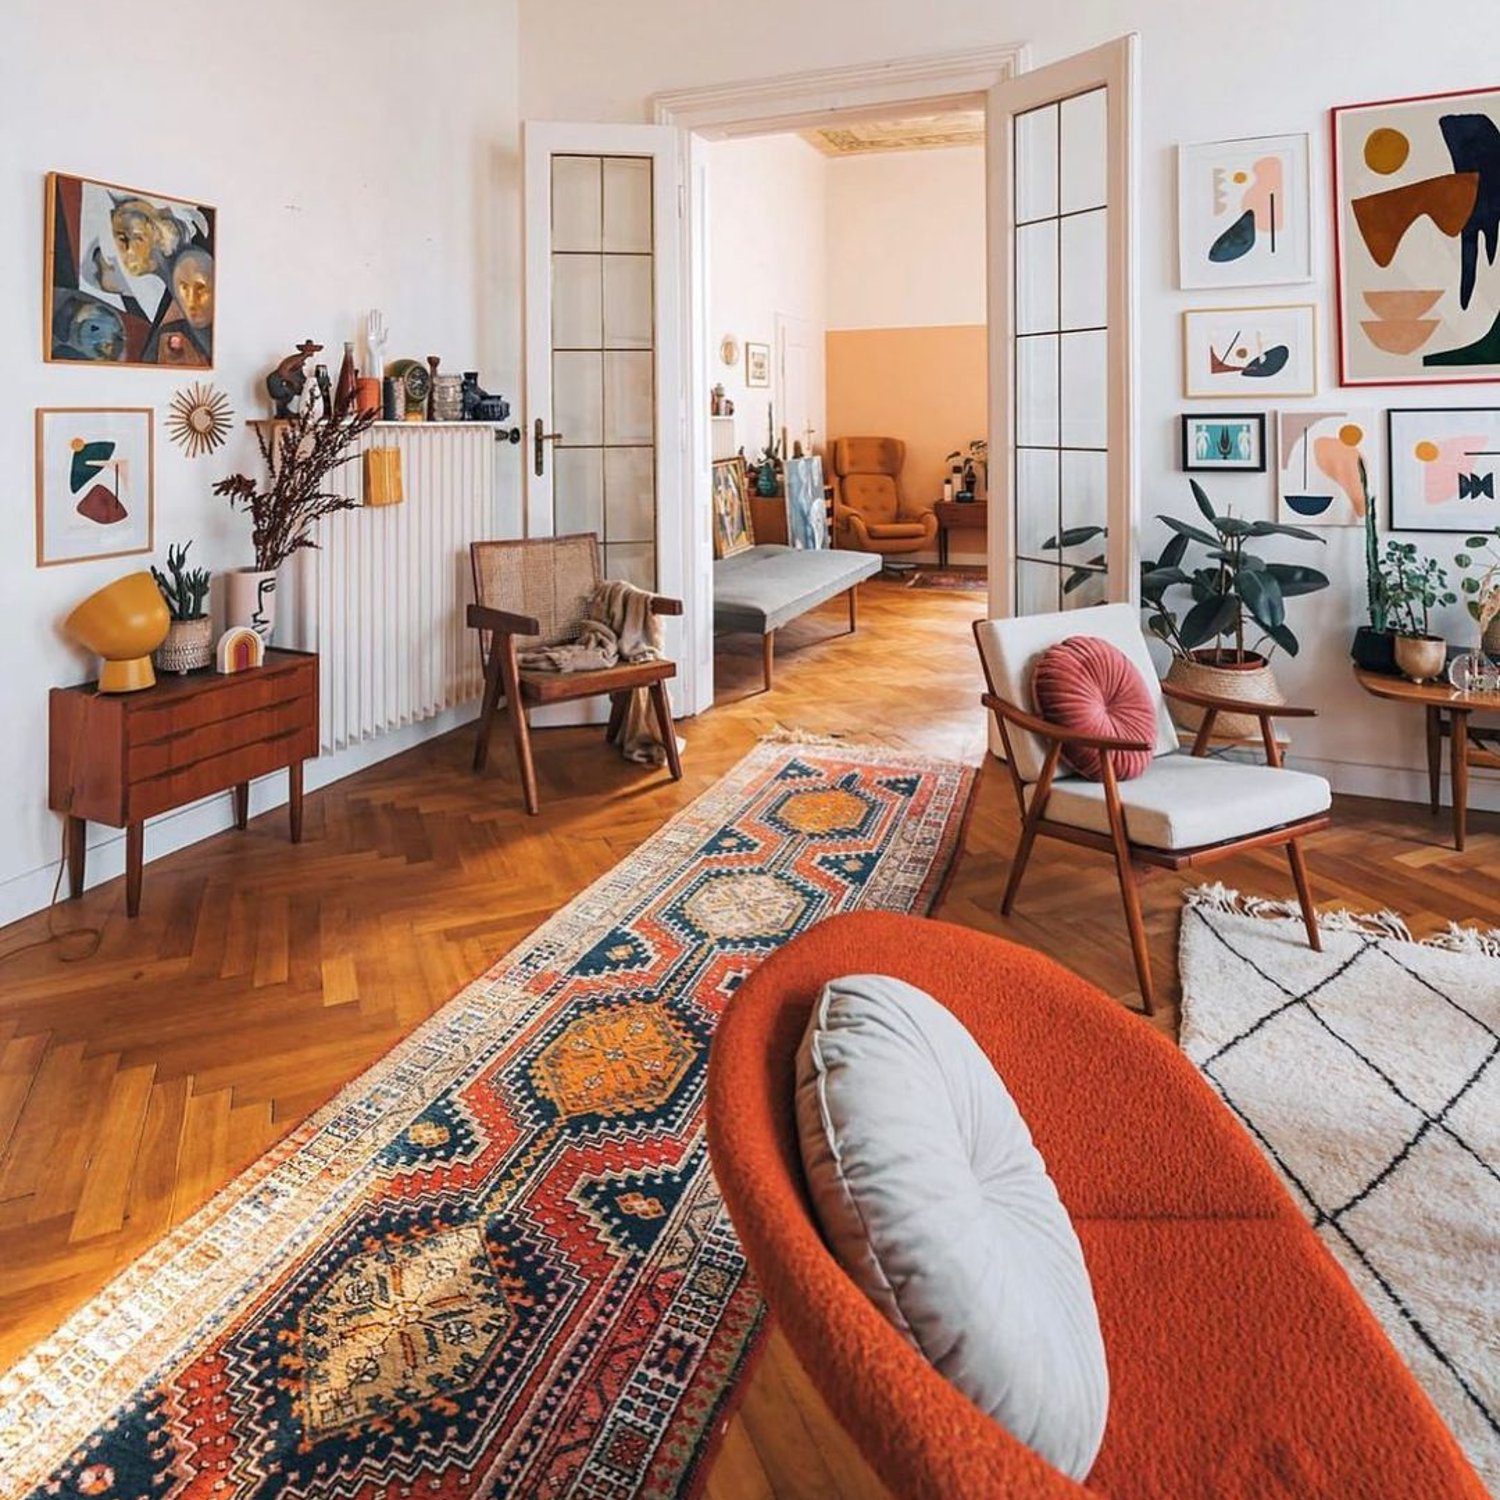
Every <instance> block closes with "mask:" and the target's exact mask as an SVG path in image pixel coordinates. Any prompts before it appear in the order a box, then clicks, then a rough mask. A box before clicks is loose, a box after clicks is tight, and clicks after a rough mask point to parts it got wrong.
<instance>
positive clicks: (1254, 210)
mask: <svg viewBox="0 0 1500 1500" xmlns="http://www.w3.org/2000/svg"><path fill="white" fill-rule="evenodd" d="M1307 160H1308V146H1307V137H1306V136H1305V135H1264V136H1251V137H1248V138H1247V139H1244V140H1235V141H1204V142H1200V143H1199V144H1197V145H1192V146H1179V147H1178V148H1177V242H1178V272H1179V280H1180V282H1181V285H1182V286H1183V287H1185V288H1186V287H1212V286H1271V285H1275V284H1278V283H1288V282H1301V281H1311V280H1312V231H1311V217H1312V198H1311V194H1310V193H1309V191H1308V169H1307Z"/></svg>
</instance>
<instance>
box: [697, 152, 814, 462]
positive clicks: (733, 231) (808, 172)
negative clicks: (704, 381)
mask: <svg viewBox="0 0 1500 1500" xmlns="http://www.w3.org/2000/svg"><path fill="white" fill-rule="evenodd" d="M708 163H709V166H708V170H709V204H708V213H709V220H708V223H709V246H708V258H709V329H710V337H711V339H712V341H713V344H714V351H713V353H712V355H711V358H710V363H709V368H710V370H711V372H712V376H711V378H712V379H713V381H714V382H716V383H718V384H722V385H723V387H724V394H725V395H726V396H727V397H728V398H729V399H730V400H731V401H732V402H733V403H734V419H735V422H734V425H735V444H734V445H735V447H736V448H743V449H744V450H745V452H746V454H747V455H749V456H750V457H751V458H753V457H754V456H755V455H756V454H757V453H759V452H760V451H761V449H763V448H764V447H765V445H766V403H767V402H768V401H769V402H774V403H775V405H776V409H777V413H778V416H777V421H778V423H779V422H780V420H781V417H780V413H781V409H782V399H781V391H780V390H779V389H778V383H779V379H780V372H779V370H778V367H777V360H776V320H777V316H778V314H779V315H782V316H785V317H792V318H797V319H800V320H801V321H803V322H804V323H806V324H808V325H810V326H811V328H812V329H813V330H815V333H816V336H817V338H819V339H821V337H822V333H823V329H824V328H825V327H826V326H827V300H828V283H827V278H826V276H825V274H824V266H825V262H826V256H827V249H826V245H827V225H828V209H827V171H826V168H827V166H828V163H827V161H826V159H825V158H824V157H823V156H822V155H821V154H820V153H819V152H818V151H817V150H815V149H814V148H813V147H812V146H810V145H809V144H808V143H807V142H806V141H804V140H802V139H801V138H800V137H799V136H795V135H768V136H752V137H749V138H747V139H745V140H738V141H716V142H714V143H713V144H712V145H710V147H709V148H708ZM726 334H732V335H733V336H734V338H735V339H736V340H737V341H738V343H739V352H738V356H737V358H736V359H735V361H734V363H733V364H730V365H726V364H724V363H723V362H722V360H721V359H720V358H719V356H718V345H719V342H720V340H721V339H723V337H724V336H725V335H726ZM747 343H757V344H764V345H765V346H766V347H767V348H768V349H769V350H770V351H771V384H770V386H769V387H763V386H755V387H751V386H749V385H747V384H746V379H745V372H746V366H745V345H746V344H747ZM822 388H823V382H822V381H821V380H817V379H814V380H811V381H810V382H809V391H810V394H811V397H812V400H813V404H814V409H813V411H812V413H811V414H810V415H811V419H812V422H813V425H814V426H815V427H816V428H818V430H819V436H818V438H817V439H816V441H817V442H818V443H819V444H821V442H822V430H823V427H824V414H823V409H822Z"/></svg>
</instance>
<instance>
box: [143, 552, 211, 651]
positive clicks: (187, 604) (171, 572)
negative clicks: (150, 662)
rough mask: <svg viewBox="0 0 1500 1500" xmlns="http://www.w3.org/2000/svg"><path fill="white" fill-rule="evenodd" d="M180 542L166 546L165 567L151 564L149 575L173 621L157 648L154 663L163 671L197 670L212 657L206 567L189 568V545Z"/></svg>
mask: <svg viewBox="0 0 1500 1500" xmlns="http://www.w3.org/2000/svg"><path fill="white" fill-rule="evenodd" d="M192 545H193V544H192V543H191V542H183V543H182V544H181V545H180V546H177V547H168V548H167V571H166V573H163V572H162V571H161V569H160V568H158V567H156V566H155V565H154V564H153V565H152V568H151V576H152V577H153V578H154V579H155V580H156V587H157V588H158V589H159V590H160V591H161V596H162V598H163V600H165V601H166V606H167V612H168V613H169V614H170V615H171V617H172V622H171V624H170V625H168V626H167V638H166V640H164V641H163V642H162V643H161V645H160V646H159V647H158V648H157V650H156V665H157V668H158V669H159V670H160V671H163V672H196V671H197V670H198V669H199V668H200V667H206V666H208V665H209V664H210V663H211V662H212V661H213V659H214V628H213V621H212V620H211V619H209V617H208V609H207V607H206V606H207V604H208V584H209V575H208V569H207V568H189V567H187V566H186V564H187V554H188V548H189V547H191V546H192Z"/></svg>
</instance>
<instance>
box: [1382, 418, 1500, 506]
mask: <svg viewBox="0 0 1500 1500" xmlns="http://www.w3.org/2000/svg"><path fill="white" fill-rule="evenodd" d="M1386 422H1387V424H1388V427H1387V433H1386V444H1387V447H1388V448H1389V450H1390V473H1391V530H1392V531H1488V530H1489V529H1490V528H1491V527H1494V526H1500V407H1494V406H1481V407H1466V408H1461V409H1460V408H1454V407H1424V408H1421V409H1419V410H1411V409H1407V408H1395V409H1393V410H1391V411H1389V412H1387V413H1386Z"/></svg>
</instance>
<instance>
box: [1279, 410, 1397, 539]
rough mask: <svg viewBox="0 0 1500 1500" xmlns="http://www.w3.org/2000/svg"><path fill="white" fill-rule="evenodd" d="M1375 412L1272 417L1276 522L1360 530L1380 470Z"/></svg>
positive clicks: (1294, 413)
mask: <svg viewBox="0 0 1500 1500" xmlns="http://www.w3.org/2000/svg"><path fill="white" fill-rule="evenodd" d="M1381 438H1382V433H1381V424H1380V419H1379V415H1378V413H1376V412H1373V411H1283V412H1278V413H1277V414H1276V519H1277V520H1278V521H1284V522H1286V523H1288V524H1289V525H1292V526H1359V525H1362V524H1363V522H1364V519H1365V512H1366V511H1367V510H1368V509H1369V508H1370V506H1371V504H1372V503H1373V502H1374V498H1375V491H1376V489H1377V487H1378V486H1379V484H1380V477H1381V474H1382V473H1383V472H1384V470H1383V465H1382V463H1381V457H1382V455H1381Z"/></svg>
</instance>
